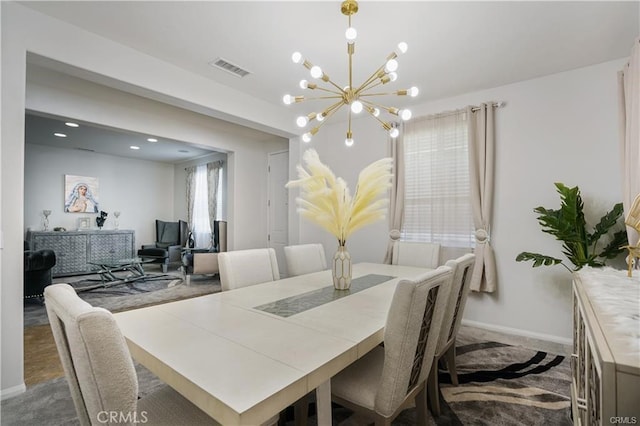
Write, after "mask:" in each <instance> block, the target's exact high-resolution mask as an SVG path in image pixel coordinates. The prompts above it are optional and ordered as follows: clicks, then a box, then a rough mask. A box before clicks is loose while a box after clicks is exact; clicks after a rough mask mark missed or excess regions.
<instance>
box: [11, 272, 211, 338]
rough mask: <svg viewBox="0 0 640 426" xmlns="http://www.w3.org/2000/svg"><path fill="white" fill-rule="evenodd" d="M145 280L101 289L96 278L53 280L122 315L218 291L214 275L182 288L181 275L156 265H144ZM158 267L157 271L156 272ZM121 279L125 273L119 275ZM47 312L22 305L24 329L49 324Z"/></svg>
mask: <svg viewBox="0 0 640 426" xmlns="http://www.w3.org/2000/svg"><path fill="white" fill-rule="evenodd" d="M147 268H148V269H149V270H148V271H147V274H148V275H149V277H148V278H146V279H144V280H138V281H135V282H133V283H130V284H118V285H113V286H110V287H107V288H104V287H103V286H102V284H101V282H100V281H99V277H98V276H97V275H83V276H76V277H61V278H56V279H55V280H54V283H67V284H70V285H72V286H73V287H74V288H75V289H76V291H77V292H78V295H79V296H80V297H81V298H82V299H83V300H85V301H87V302H88V303H89V304H91V305H92V306H99V307H102V308H105V309H107V310H109V311H111V312H121V311H126V310H128V309H133V308H137V307H142V306H147V305H154V304H158V303H164V302H170V301H174V300H180V299H186V298H190V297H197V296H203V295H205V294H210V293H215V292H218V291H220V280H219V278H218V276H217V275H215V276H205V275H193V276H192V277H191V285H189V286H187V285H184V283H183V282H182V274H181V273H180V272H178V271H169V273H168V274H163V273H162V271H161V270H160V268H159V267H156V266H155V265H151V266H147ZM155 268H157V270H155ZM120 275H122V276H123V277H124V274H122V273H120ZM48 323H49V321H48V319H47V312H46V309H45V307H44V306H43V305H41V304H39V303H36V301H35V300H34V301H29V302H28V303H27V302H25V305H24V327H25V328H26V327H30V326H33V325H41V324H48Z"/></svg>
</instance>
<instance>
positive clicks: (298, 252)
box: [284, 244, 327, 277]
mask: <svg viewBox="0 0 640 426" xmlns="http://www.w3.org/2000/svg"><path fill="white" fill-rule="evenodd" d="M284 257H285V259H286V261H287V271H288V272H289V276H290V277H295V276H297V275H303V274H309V273H311V272H318V271H324V270H325V269H327V259H326V258H325V255H324V247H323V246H322V244H299V245H295V246H287V247H285V248H284Z"/></svg>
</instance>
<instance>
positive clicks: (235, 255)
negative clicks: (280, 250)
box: [218, 248, 280, 291]
mask: <svg viewBox="0 0 640 426" xmlns="http://www.w3.org/2000/svg"><path fill="white" fill-rule="evenodd" d="M218 266H219V268H220V284H221V287H222V291H227V290H233V289H235V288H240V287H247V286H250V285H254V284H261V283H265V282H269V281H275V280H279V279H280V271H279V270H278V261H277V260H276V251H275V250H274V249H272V248H262V249H250V250H236V251H228V252H223V253H219V254H218Z"/></svg>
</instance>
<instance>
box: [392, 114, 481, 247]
mask: <svg viewBox="0 0 640 426" xmlns="http://www.w3.org/2000/svg"><path fill="white" fill-rule="evenodd" d="M403 133H404V144H405V204H404V222H403V227H402V233H401V237H400V238H401V239H402V240H405V241H422V242H434V243H440V244H441V245H443V246H447V247H473V246H474V238H473V216H472V212H471V201H470V183H469V153H468V130H467V118H466V113H465V112H464V111H459V112H453V113H445V114H440V115H435V116H428V117H424V118H417V119H415V120H412V121H411V122H408V123H405V130H404V132H403Z"/></svg>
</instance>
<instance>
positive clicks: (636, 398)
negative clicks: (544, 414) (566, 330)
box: [571, 267, 640, 426]
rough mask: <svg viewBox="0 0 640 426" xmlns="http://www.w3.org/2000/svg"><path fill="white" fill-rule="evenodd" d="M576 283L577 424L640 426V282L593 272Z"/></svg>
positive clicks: (573, 363) (618, 273) (624, 274)
mask: <svg viewBox="0 0 640 426" xmlns="http://www.w3.org/2000/svg"><path fill="white" fill-rule="evenodd" d="M635 274H636V275H638V272H637V271H636V272H635ZM573 278H574V279H573V354H572V356H571V358H572V359H571V373H572V384H571V399H572V414H573V423H574V425H578V426H586V425H611V424H640V277H638V276H635V277H632V278H629V277H627V271H626V270H625V271H621V270H616V269H612V268H608V267H606V268H589V267H587V268H583V269H582V270H580V271H578V272H575V273H574V277H573Z"/></svg>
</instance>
